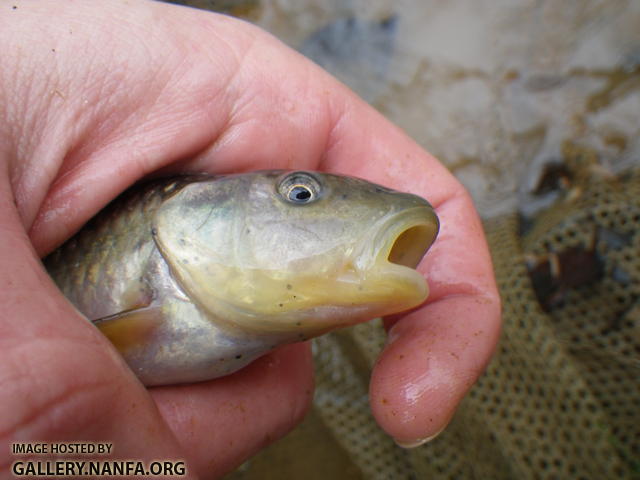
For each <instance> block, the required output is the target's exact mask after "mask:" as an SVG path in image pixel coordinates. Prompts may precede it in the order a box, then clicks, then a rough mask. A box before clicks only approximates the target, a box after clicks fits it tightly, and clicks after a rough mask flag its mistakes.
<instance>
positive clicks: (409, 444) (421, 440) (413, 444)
mask: <svg viewBox="0 0 640 480" xmlns="http://www.w3.org/2000/svg"><path fill="white" fill-rule="evenodd" d="M443 430H444V428H443V429H442V430H440V431H439V432H437V433H435V434H433V435H431V436H429V437H425V438H419V439H418V440H414V441H408V442H405V441H401V440H398V439H396V438H394V439H393V440H394V441H395V442H396V444H397V445H398V446H399V447H402V448H407V449H409V448H416V447H419V446H420V445H424V444H425V443H429V442H430V441H431V440H433V439H434V438H436V437H437V436H438V435H440V434H441V433H442V431H443Z"/></svg>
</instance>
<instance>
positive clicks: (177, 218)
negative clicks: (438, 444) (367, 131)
mask: <svg viewBox="0 0 640 480" xmlns="http://www.w3.org/2000/svg"><path fill="white" fill-rule="evenodd" d="M438 230H439V220H438V217H437V215H436V213H435V211H434V209H433V207H432V206H431V205H430V204H429V202H428V201H427V200H425V199H423V198H421V197H419V196H417V195H413V194H409V193H401V192H397V191H394V190H391V189H388V188H385V187H383V186H380V185H377V184H373V183H370V182H368V181H365V180H362V179H359V178H355V177H349V176H343V175H335V174H329V173H324V172H314V171H287V170H266V171H255V172H248V173H239V174H229V175H221V176H211V175H187V176H177V177H170V178H165V179H156V180H154V181H151V182H148V183H146V184H143V185H137V186H134V187H132V188H131V189H130V190H129V191H127V192H125V193H124V194H123V195H121V196H120V197H118V198H117V199H116V200H114V201H113V202H112V203H111V204H110V205H108V206H107V207H106V208H105V209H104V210H103V211H101V212H99V213H98V215H97V216H96V217H94V218H93V219H91V220H90V221H89V222H88V223H87V225H85V226H84V227H83V228H82V229H81V230H80V231H79V232H78V233H77V234H76V235H74V236H73V237H72V238H71V239H70V240H68V241H67V242H66V243H64V244H63V245H62V246H61V247H59V248H58V249H57V250H55V251H54V252H53V253H51V254H50V255H49V256H47V257H46V258H45V259H44V261H43V262H44V265H45V267H46V269H47V271H48V273H49V275H50V276H51V277H52V279H53V280H54V282H55V283H56V284H57V285H58V287H59V289H60V290H61V291H62V293H63V294H64V295H65V296H66V297H67V298H68V299H69V300H70V302H71V303H72V304H73V305H74V306H75V308H76V309H77V310H79V311H80V313H82V314H83V315H84V316H85V317H86V318H87V319H88V320H90V321H91V322H92V323H93V324H94V325H95V326H96V327H97V328H98V329H99V330H100V331H101V332H102V333H103V334H104V335H105V336H106V337H107V338H108V339H109V340H110V341H111V343H112V344H113V345H114V346H115V347H116V349H117V350H118V351H119V353H120V354H121V355H122V356H123V358H124V360H125V361H126V363H127V364H128V365H129V367H130V368H131V370H132V371H133V372H134V373H135V374H136V375H137V376H138V378H139V379H140V381H141V382H142V383H143V384H144V385H146V386H157V385H174V384H183V383H193V382H200V381H205V380H210V379H214V378H217V377H221V376H224V375H228V374H231V373H233V372H235V371H237V370H239V369H241V368H243V367H244V366H246V365H247V364H249V363H250V362H252V361H253V360H255V359H256V358H258V357H260V356H261V355H264V354H265V353H267V352H269V351H272V350H274V349H275V348H276V347H278V346H279V345H283V344H288V343H294V342H299V341H306V340H308V339H310V338H312V337H315V336H318V335H322V334H324V333H327V332H329V331H331V330H335V329H337V328H341V327H346V326H349V325H353V324H356V323H359V322H363V321H367V320H370V319H373V318H378V317H381V316H384V315H389V314H393V313H399V312H403V311H406V310H410V309H412V308H414V307H416V306H418V305H420V304H422V303H423V302H424V301H425V299H426V298H427V296H428V285H427V281H426V279H425V277H424V276H423V275H422V274H421V273H419V272H418V271H417V270H416V267H417V265H418V264H419V263H420V261H421V259H422V258H423V256H424V255H425V253H426V252H427V250H428V249H429V248H430V246H431V245H432V244H433V242H434V241H435V239H436V236H437V234H438Z"/></svg>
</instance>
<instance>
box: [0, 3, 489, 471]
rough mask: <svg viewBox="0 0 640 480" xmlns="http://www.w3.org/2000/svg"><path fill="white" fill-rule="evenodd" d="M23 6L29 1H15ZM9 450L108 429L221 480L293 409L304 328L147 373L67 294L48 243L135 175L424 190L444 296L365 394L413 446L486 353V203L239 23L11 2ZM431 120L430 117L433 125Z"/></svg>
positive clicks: (449, 409) (2, 67) (6, 62)
mask: <svg viewBox="0 0 640 480" xmlns="http://www.w3.org/2000/svg"><path fill="white" fill-rule="evenodd" d="M14 7H15V8H14ZM0 48H1V51H2V55H1V56H0V106H1V107H2V108H1V109H0V165H1V166H2V169H1V170H0V204H1V206H0V228H1V230H2V234H1V238H2V243H1V244H0V285H1V288H0V303H1V304H2V307H3V308H2V310H0V357H1V358H0V405H1V406H2V408H1V409H0V452H2V453H1V455H2V463H1V465H2V469H3V470H2V471H3V473H4V475H5V476H8V475H9V467H10V465H11V463H12V462H13V461H14V460H15V457H13V456H11V455H10V448H9V444H10V443H12V442H16V441H35V440H44V441H47V440H49V441H76V440H91V441H105V442H110V443H113V444H114V450H115V457H117V458H135V459H141V460H147V461H149V460H152V459H169V458H172V459H184V460H185V461H186V462H187V464H188V469H189V474H190V475H191V476H193V477H196V476H202V477H206V478H211V477H216V476H221V475H223V474H224V473H226V472H228V471H229V470H231V469H233V468H234V467H236V466H237V465H238V464H239V463H241V462H242V461H243V460H244V459H246V458H247V457H248V456H250V455H252V454H254V453H256V452H257V451H258V450H259V449H261V448H263V447H264V446H266V445H267V444H268V443H270V442H272V441H274V440H275V439H277V438H279V437H281V436H282V435H284V434H285V433H286V432H288V431H289V430H290V429H291V428H293V426H295V424H296V423H298V422H299V421H300V420H301V419H302V418H303V416H304V414H305V412H306V411H307V409H308V407H309V405H310V401H311V399H312V395H313V371H312V368H313V366H312V361H311V355H310V349H309V345H308V344H297V345H292V346H288V347H284V348H281V349H279V350H278V351H276V352H275V353H272V354H269V355H267V356H265V357H263V358H262V359H260V360H258V361H256V362H254V363H253V364H252V365H250V366H249V367H247V368H246V369H244V370H242V371H240V372H239V373H236V374H234V375H231V376H229V377H226V378H222V379H218V380H213V381H209V382H203V383H201V384H195V385H184V386H172V387H161V388H153V389H149V390H147V389H145V388H144V387H143V386H142V385H141V384H140V383H139V382H138V380H137V379H136V378H135V376H134V375H133V374H132V373H131V371H130V370H129V369H128V368H127V366H126V365H125V364H124V363H123V361H122V360H121V359H120V357H119V356H118V354H117V352H116V351H115V350H114V349H113V348H112V347H111V345H110V344H109V343H108V342H107V341H106V340H105V339H104V338H103V337H102V336H101V334H100V333H99V332H98V331H97V330H96V329H95V328H94V327H93V326H91V325H90V324H89V323H88V322H87V321H86V320H85V319H84V318H82V317H81V315H80V314H79V313H77V312H76V311H75V310H74V309H73V308H72V307H71V306H70V304H69V303H68V302H67V301H66V300H65V299H64V297H63V296H62V295H61V294H60V293H59V291H58V290H57V288H56V287H55V285H54V284H53V283H52V282H51V280H50V279H49V278H48V276H47V274H46V272H45V271H44V269H43V268H42V265H41V263H40V257H41V256H44V255H46V254H47V253H48V252H50V251H51V250H53V249H54V248H55V247H56V246H58V245H59V244H60V243H61V242H63V241H64V240H65V239H67V238H69V237H70V236H71V235H72V234H73V233H74V232H75V231H77V230H78V229H79V228H80V226H81V225H82V224H83V223H84V222H86V221H87V220H88V219H89V218H90V217H92V216H93V215H94V214H95V213H96V212H98V211H99V210H100V209H101V208H102V207H104V206H105V205H106V204H107V203H108V202H109V201H110V200H111V199H113V198H115V197H116V196H117V195H118V194H119V193H120V192H122V191H123V190H124V189H126V188H127V187H128V186H130V185H132V184H133V183H134V182H136V181H137V180H140V179H141V178H143V177H146V176H148V175H150V174H153V173H157V172H162V173H164V174H167V173H179V172H202V171H206V172H211V173H225V172H239V171H247V170H256V169H266V168H295V169H314V170H324V171H329V172H337V173H343V174H350V175H355V176H360V177H363V178H366V179H368V180H371V181H374V182H377V183H381V184H383V185H386V186H389V187H392V188H396V189H399V190H404V191H409V192H413V193H416V194H419V195H422V196H423V197H425V198H427V199H428V200H429V201H430V202H431V203H432V204H433V205H434V206H435V207H436V210H437V213H438V215H439V217H440V221H441V226H442V227H441V232H440V236H439V238H438V241H437V242H436V244H435V245H434V246H433V247H432V249H431V251H430V253H429V254H428V255H427V257H426V258H425V259H424V260H423V262H422V263H421V265H420V267H419V270H420V271H421V272H423V273H424V274H425V275H426V276H427V277H428V281H429V285H430V288H431V295H430V297H429V299H428V301H427V303H426V304H425V305H423V306H422V307H421V308H420V309H417V310H415V311H413V312H412V313H410V314H408V315H405V316H402V317H399V319H398V318H395V319H394V320H393V321H388V322H387V323H388V327H389V328H390V330H389V341H388V344H387V346H386V348H385V349H384V351H383V353H382V354H381V356H380V358H379V360H378V362H377V364H376V366H375V368H374V371H373V376H372V379H371V387H370V399H371V408H372V410H373V413H374V415H375V418H376V419H377V421H378V423H379V424H380V427H381V428H383V429H384V430H385V431H386V432H387V433H388V434H389V435H390V436H392V437H393V438H395V439H396V440H397V441H398V442H399V443H402V444H405V445H407V444H414V443H416V442H419V441H423V440H424V439H427V438H429V437H432V436H434V435H435V434H437V433H438V432H440V431H441V430H442V429H443V428H444V427H445V426H446V424H447V423H448V422H449V420H450V419H451V416H452V415H453V413H454V411H455V409H456V406H457V404H458V403H459V402H460V401H461V399H462V398H463V396H464V395H465V394H466V393H467V391H468V390H469V388H470V387H471V385H472V384H473V383H474V381H475V380H476V379H477V378H478V376H479V375H480V374H481V373H482V371H483V369H484V368H485V366H486V364H487V362H488V361H489V358H490V356H491V353H492V351H493V349H494V348H495V344H496V342H497V338H498V334H499V320H500V303H499V297H498V293H497V290H496V286H495V283H494V278H493V272H492V267H491V262H490V258H489V254H488V251H487V246H486V243H485V240H484V236H483V232H482V228H481V224H480V221H479V219H478V216H477V214H476V212H475V210H474V208H473V205H472V203H471V200H470V198H469V196H468V194H467V193H466V192H465V190H464V189H463V187H462V186H461V185H460V184H459V183H458V182H457V181H456V180H455V179H454V178H453V177H452V176H451V174H450V173H449V172H447V170H446V169H445V168H444V167H443V166H442V165H441V164H440V163H438V161H437V160H436V159H435V158H433V157H432V156H431V155H429V154H428V153H426V152H425V151H423V150H422V149H421V148H420V147H419V146H418V145H416V143H414V142H413V141H412V140H411V139H409V138H408V137H407V136H406V135H405V134H404V133H402V132H401V131H400V130H399V129H397V128H396V127H394V126H393V125H391V124H390V123H389V122H388V121H387V120H385V119H384V118H383V117H382V116H381V115H379V114H378V113H377V112H376V111H375V110H373V109H372V108H371V107H369V106H368V105H366V104H365V103H364V102H363V101H361V100H360V99H359V98H358V97H357V96H356V95H355V94H354V93H352V92H350V91H349V90H348V89H347V88H345V87H344V86H342V85H341V84H339V83H338V82H337V81H336V80H335V79H333V78H332V77H331V76H329V75H328V74H326V73H325V72H323V71H322V70H321V69H320V68H318V67H316V66H315V65H314V64H312V63H311V62H309V61H307V60H306V59H304V58H303V57H301V56H300V55H298V54H297V53H295V52H294V51H292V50H290V49H288V48H287V47H285V46H284V45H283V44H281V43H280V42H279V41H278V40H276V39H275V38H273V37H272V36H270V35H268V34H266V33H265V32H263V31H261V30H259V29H257V28H255V27H253V26H250V25H248V24H246V23H244V22H240V21H238V20H234V19H231V18H229V17H223V16H219V15H215V14H210V13H204V12H199V11H197V10H193V9H187V8H182V7H176V6H171V5H164V4H160V3H153V2H147V1H142V0H141V1H122V0H120V1H118V0H103V1H101V2H82V1H68V2H60V1H59V0H30V1H28V2H27V1H20V0H15V1H14V2H9V3H7V2H3V3H2V5H1V6H0ZM425 128H427V127H425Z"/></svg>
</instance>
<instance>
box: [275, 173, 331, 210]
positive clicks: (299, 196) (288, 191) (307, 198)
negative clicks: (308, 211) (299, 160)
mask: <svg viewBox="0 0 640 480" xmlns="http://www.w3.org/2000/svg"><path fill="white" fill-rule="evenodd" d="M278 192H279V193H280V195H281V196H282V197H283V198H284V199H285V200H286V201H288V202H289V203H295V204H299V205H304V204H308V203H312V202H314V201H316V200H317V199H318V198H319V196H320V192H321V186H320V182H319V181H318V180H317V179H316V178H315V177H313V176H312V175H310V174H308V173H306V172H293V173H290V174H289V175H287V176H286V177H284V178H283V179H282V181H281V182H280V185H279V186H278Z"/></svg>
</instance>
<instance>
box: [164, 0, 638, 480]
mask: <svg viewBox="0 0 640 480" xmlns="http://www.w3.org/2000/svg"><path fill="white" fill-rule="evenodd" d="M172 3H181V4H186V5H189V6H192V7H196V8H202V9H209V10H213V11H218V12H222V13H225V14H229V15H234V16H237V17H241V18H244V19H245V20H248V21H250V22H253V23H255V24H256V25H258V26H260V27H262V28H264V29H266V30H268V31H269V32H271V33H273V34H274V35H275V36H277V37H278V38H280V39H281V40H282V41H283V42H285V43H286V44H288V45H289V46H291V47H292V48H294V49H296V50H298V51H300V52H302V53H303V54H304V55H306V56H308V57H309V58H311V59H312V60H314V61H315V62H316V63H318V64H319V65H321V66H322V67H324V68H325V69H327V70H328V71H329V72H331V73H332V74H333V75H335V76H336V77H338V78H339V79H340V80H342V81H343V82H344V83H346V84H347V85H348V86H350V87H351V88H352V89H353V90H355V91H356V92H357V93H358V94H359V95H360V96H361V97H362V98H364V99H365V100H366V101H367V102H369V103H371V104H372V105H373V106H374V107H375V108H377V109H378V110H379V111H380V112H382V113H383V114H384V115H385V116H386V117H387V118H389V119H390V120H391V121H392V122H394V123H395V124H396V125H398V126H400V127H401V128H403V129H404V130H405V131H406V132H408V134H409V135H411V136H412V137H413V138H414V139H415V140H416V141H417V142H418V143H420V144H421V145H422V146H423V147H424V148H425V149H426V150H428V151H429V152H431V153H432V154H434V155H435V156H436V157H438V158H439V159H440V160H441V161H442V162H443V163H444V164H445V165H446V166H447V167H448V168H449V169H450V170H451V171H452V172H453V173H454V174H455V175H456V176H457V177H458V178H459V179H460V180H461V181H462V182H463V183H464V184H465V186H466V187H467V188H468V189H469V191H470V192H471V194H472V196H473V198H474V201H475V203H476V206H477V208H478V210H479V212H480V214H481V216H482V217H483V219H484V220H485V230H486V232H487V236H488V238H489V243H490V245H491V249H492V254H493V258H494V263H495V268H496V275H497V278H498V281H499V284H500V288H501V295H502V296H503V300H504V304H505V307H504V321H505V327H504V333H503V337H502V340H501V344H500V349H499V352H498V354H497V355H496V358H495V359H494V360H493V362H492V363H491V366H490V367H489V369H488V371H487V372H486V374H485V375H484V376H483V377H482V378H481V380H480V381H479V382H478V384H477V385H476V386H475V387H474V388H473V390H472V391H471V393H470V395H469V398H467V399H466V400H465V402H464V403H463V405H462V406H461V408H460V411H459V412H458V414H457V415H456V417H455V419H454V421H453V422H452V424H451V425H450V427H449V428H448V429H447V430H446V431H445V432H444V433H443V434H442V435H441V436H440V437H439V438H438V439H436V440H434V441H433V442H431V443H429V444H427V445H425V446H423V447H421V448H418V449H416V450H411V451H407V450H402V449H400V448H399V447H397V446H395V444H394V443H393V442H392V441H391V440H390V439H388V438H387V437H386V436H385V435H384V434H383V433H382V432H381V431H380V430H379V429H378V428H377V426H376V425H375V423H374V422H373V419H372V418H371V416H370V414H369V412H368V406H367V396H366V395H367V379H368V374H369V370H370V368H371V365H372V363H373V361H374V359H375V356H376V354H377V352H378V351H379V349H380V347H381V345H382V343H383V342H384V334H383V331H382V329H381V327H380V324H379V323H375V322H372V323H370V324H367V325H363V326H358V327H356V328H353V329H350V330H349V331H348V332H339V333H336V334H332V335H330V336H327V337H322V338H321V339H319V340H317V341H315V344H314V355H315V359H316V364H317V370H318V389H317V392H316V397H315V405H314V409H313V411H312V413H311V414H310V415H309V417H308V419H307V420H306V421H305V423H304V424H303V425H302V426H301V427H299V428H298V429H297V430H296V431H295V432H294V433H293V434H292V435H290V436H289V437H287V438H285V439H284V440H282V441H281V442H278V443H276V444H275V445H274V446H273V447H270V448H269V449H267V450H266V451H265V452H263V453H261V454H260V455H258V456H257V457H256V458H254V459H252V460H250V461H249V462H247V463H246V464H245V465H243V466H242V467H241V468H240V469H239V470H238V471H237V472H235V473H233V474H231V475H229V477H228V478H229V479H230V480H241V479H271V478H273V479H276V478H278V479H283V478H284V479H288V478H305V479H306V480H312V479H324V478H335V479H361V478H362V479H364V478H367V479H368V478H375V479H378V478H380V479H383V478H384V479H386V478H390V479H396V478H398V479H404V478H408V479H409V478H415V479H423V478H436V479H441V478H452V479H453V478H455V479H459V478H481V479H488V478H490V479H499V478H505V479H511V478H514V479H515V478H517V479H528V478H571V479H613V478H616V479H617V478H640V300H639V299H640V258H639V255H638V253H639V252H640V232H639V231H638V229H639V227H638V225H639V224H640V172H639V169H640V155H639V153H640V2H639V1H637V0H565V1H563V2H555V1H550V0H492V1H489V0H449V1H446V2H444V1H440V0H420V1H419V0H401V1H393V2H392V1H390V0H370V1H365V0H296V1H293V0H237V1H231V0H229V1H205V0H200V1H198V0H192V1H174V2H172Z"/></svg>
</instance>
